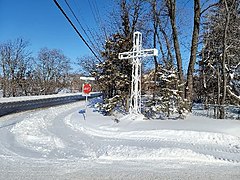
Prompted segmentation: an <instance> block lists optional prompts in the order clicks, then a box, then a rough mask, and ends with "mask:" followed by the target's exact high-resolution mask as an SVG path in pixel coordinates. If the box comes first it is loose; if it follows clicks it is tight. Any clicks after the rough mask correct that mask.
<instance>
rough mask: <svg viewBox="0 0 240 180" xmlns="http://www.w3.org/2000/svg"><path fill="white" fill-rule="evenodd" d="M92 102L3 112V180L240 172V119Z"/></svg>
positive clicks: (189, 176)
mask: <svg viewBox="0 0 240 180" xmlns="http://www.w3.org/2000/svg"><path fill="white" fill-rule="evenodd" d="M83 108H84V101H82V102H77V103H72V104H67V105H62V106H58V107H52V108H48V109H39V110H34V111H28V112H22V113H18V114H12V115H8V116H4V117H1V118H0V179H4V180H5V179H44V180H46V179H124V180H125V179H161V180H162V179H204V180H206V179H216V180H217V179H228V180H230V179H236V180H237V179H240V121H237V120H230V119H228V120H216V119H209V118H207V117H201V116H194V115H189V116H188V117H187V118H186V119H184V120H182V119H175V120H171V119H170V120H141V121H136V120H135V121H133V120H129V119H128V118H122V119H120V121H119V122H118V123H117V122H116V120H115V118H114V117H107V116H102V115H101V114H99V113H98V112H96V111H95V110H94V109H93V108H90V107H88V109H87V114H86V119H84V116H83V114H81V113H79V111H80V110H81V109H83Z"/></svg>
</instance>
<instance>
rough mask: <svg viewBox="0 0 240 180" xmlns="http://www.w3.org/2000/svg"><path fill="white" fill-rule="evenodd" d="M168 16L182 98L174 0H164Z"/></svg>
mask: <svg viewBox="0 0 240 180" xmlns="http://www.w3.org/2000/svg"><path fill="white" fill-rule="evenodd" d="M166 4H167V8H168V13H169V18H170V21H171V27H172V36H173V44H174V49H175V55H176V59H177V68H178V78H179V82H180V85H181V87H180V90H181V96H182V98H184V86H183V82H184V79H183V70H182V57H181V52H180V46H179V41H178V32H177V25H176V0H166Z"/></svg>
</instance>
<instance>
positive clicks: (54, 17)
mask: <svg viewBox="0 0 240 180" xmlns="http://www.w3.org/2000/svg"><path fill="white" fill-rule="evenodd" d="M211 1H214V0H211ZM58 2H59V4H61V6H62V7H63V9H64V10H65V11H66V13H67V14H68V15H69V17H70V18H71V20H72V21H73V22H74V24H75V25H76V26H77V28H78V30H79V31H80V32H81V33H82V34H83V32H82V30H81V29H80V27H79V25H78V24H77V22H76V21H75V20H74V18H73V16H71V12H70V11H69V9H68V8H67V6H66V4H65V2H64V0H58ZM68 2H69V3H70V5H71V7H72V8H73V10H74V12H75V13H76V15H77V17H78V18H79V20H80V22H81V23H82V25H83V26H84V27H85V28H86V26H88V27H89V28H93V29H95V30H96V31H97V28H98V23H97V22H96V21H95V19H94V15H93V12H94V13H95V15H96V13H97V11H99V12H98V13H99V14H100V15H101V16H102V20H106V19H107V18H106V17H107V13H108V12H110V11H111V10H112V8H113V7H112V6H113V3H114V2H115V1H114V0H68ZM178 3H179V4H178V7H180V15H181V16H184V17H185V18H182V20H181V28H182V33H181V34H182V36H181V37H180V42H181V47H182V55H183V67H184V68H186V67H187V64H188V59H189V51H190V50H189V48H186V47H189V45H190V43H191V38H190V37H191V31H192V20H193V9H192V8H193V7H192V6H193V0H190V1H189V0H188V1H187V0H186V1H178ZM94 5H95V7H94ZM19 37H20V38H23V39H24V40H27V41H29V42H30V47H29V50H31V51H32V52H33V56H36V54H37V52H38V51H39V50H40V49H41V48H44V47H47V48H50V49H52V48H56V49H61V50H62V51H63V53H64V54H65V55H66V56H67V57H69V58H70V59H71V60H72V62H74V61H75V59H76V58H77V57H82V56H85V55H91V52H90V51H89V49H88V48H87V47H86V45H85V44H84V43H83V42H82V40H81V39H80V38H79V37H78V35H77V33H76V32H75V31H74V29H73V28H72V27H71V25H70V24H69V22H68V21H67V20H66V18H65V17H64V16H63V15H62V13H61V12H60V10H59V9H58V8H57V6H56V5H55V3H54V2H53V0H0V43H1V42H5V41H8V40H14V39H16V38H19ZM85 38H86V37H85Z"/></svg>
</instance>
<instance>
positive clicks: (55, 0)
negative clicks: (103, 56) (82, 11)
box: [53, 0, 101, 61]
mask: <svg viewBox="0 0 240 180" xmlns="http://www.w3.org/2000/svg"><path fill="white" fill-rule="evenodd" d="M53 1H54V3H55V4H56V6H57V7H58V9H59V10H60V11H61V12H62V14H63V15H64V16H65V18H66V19H67V20H68V22H69V23H70V24H71V25H72V27H73V29H74V30H75V31H76V33H77V34H78V36H79V37H80V38H81V39H82V41H83V42H84V43H85V45H86V46H87V47H88V49H89V50H90V51H91V52H92V54H93V55H94V56H95V57H96V58H97V59H98V60H99V61H101V60H100V59H99V58H98V56H97V55H96V54H95V52H94V51H93V50H92V48H91V47H90V46H89V44H88V43H87V41H86V40H85V39H84V37H83V36H82V35H81V34H80V32H79V31H78V30H77V28H76V27H75V25H74V24H73V23H72V21H71V20H70V19H69V17H68V16H67V14H66V13H65V12H64V10H63V9H62V8H61V6H60V5H59V4H58V2H57V0H53Z"/></svg>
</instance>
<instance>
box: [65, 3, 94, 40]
mask: <svg viewBox="0 0 240 180" xmlns="http://www.w3.org/2000/svg"><path fill="white" fill-rule="evenodd" d="M64 1H65V3H66V4H67V7H68V8H69V9H70V11H71V13H72V14H73V16H74V18H75V19H76V21H77V22H78V24H79V26H80V28H81V29H82V30H83V32H84V34H85V35H86V36H87V38H88V40H89V41H90V42H91V40H90V38H89V36H88V34H87V32H86V31H85V29H84V28H83V26H82V24H81V23H80V21H79V19H78V18H77V16H76V15H75V13H74V11H73V10H72V8H71V6H70V5H69V3H68V2H67V0H64ZM91 44H93V43H92V42H91Z"/></svg>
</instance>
